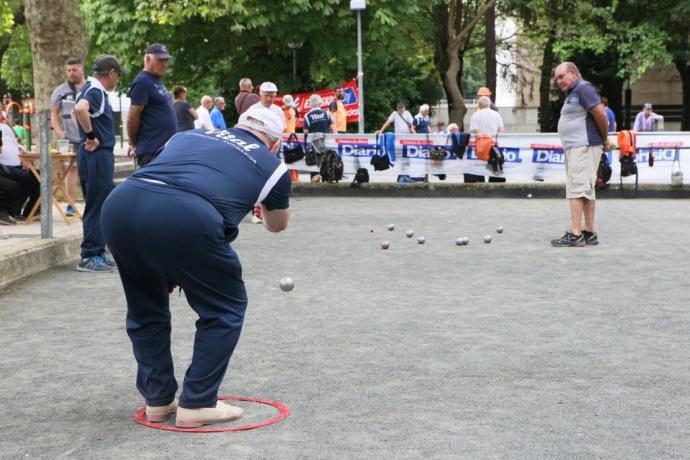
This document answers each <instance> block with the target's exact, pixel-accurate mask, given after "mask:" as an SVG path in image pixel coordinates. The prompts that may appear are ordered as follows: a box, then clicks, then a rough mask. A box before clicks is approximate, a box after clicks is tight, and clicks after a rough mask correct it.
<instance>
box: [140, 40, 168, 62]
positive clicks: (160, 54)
mask: <svg viewBox="0 0 690 460" xmlns="http://www.w3.org/2000/svg"><path fill="white" fill-rule="evenodd" d="M146 54H154V55H155V56H156V57H157V58H158V59H170V58H172V56H170V52H169V51H168V47H167V46H165V45H164V44H162V43H154V44H153V45H149V47H148V48H146Z"/></svg>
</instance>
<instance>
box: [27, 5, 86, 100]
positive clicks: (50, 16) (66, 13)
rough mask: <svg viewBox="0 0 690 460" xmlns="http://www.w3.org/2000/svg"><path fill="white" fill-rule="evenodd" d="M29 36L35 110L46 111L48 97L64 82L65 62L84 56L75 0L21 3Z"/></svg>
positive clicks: (82, 27)
mask: <svg viewBox="0 0 690 460" xmlns="http://www.w3.org/2000/svg"><path fill="white" fill-rule="evenodd" d="M24 15H25V17H26V24H27V26H28V27H29V34H30V36H31V55H32V58H33V70H34V94H35V109H36V111H37V112H40V111H41V110H47V109H50V94H51V93H52V91H53V88H55V87H56V86H57V85H59V84H60V83H61V82H63V81H65V68H64V64H65V60H67V58H69V57H78V58H81V59H84V58H85V57H86V53H87V42H86V35H85V33H84V18H83V17H82V15H81V11H79V7H78V6H77V3H76V1H75V0H51V1H50V2H46V1H42V0H24Z"/></svg>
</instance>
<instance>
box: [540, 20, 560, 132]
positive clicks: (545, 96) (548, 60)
mask: <svg viewBox="0 0 690 460" xmlns="http://www.w3.org/2000/svg"><path fill="white" fill-rule="evenodd" d="M555 41H556V39H555V33H554V31H551V33H550V34H549V38H548V39H547V40H546V43H545V44H544V52H543V55H542V56H543V57H542V61H541V82H540V83H539V131H540V132H542V133H548V132H552V131H553V126H554V124H555V123H554V111H553V104H552V103H551V73H552V72H553V68H554V65H555V59H556V57H555V55H554V52H553V45H554V43H555Z"/></svg>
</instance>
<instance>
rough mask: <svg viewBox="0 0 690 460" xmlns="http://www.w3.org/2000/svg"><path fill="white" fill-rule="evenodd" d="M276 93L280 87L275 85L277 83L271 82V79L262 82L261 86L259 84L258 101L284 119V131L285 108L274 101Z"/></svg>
mask: <svg viewBox="0 0 690 460" xmlns="http://www.w3.org/2000/svg"><path fill="white" fill-rule="evenodd" d="M276 94H278V87H277V86H276V85H275V83H271V82H270V81H265V82H263V83H261V86H259V102H257V104H261V105H263V106H264V107H266V108H267V109H270V110H272V111H273V113H275V114H276V115H277V116H278V118H280V119H281V120H283V131H284V130H285V124H284V123H285V115H283V109H281V108H280V107H278V106H277V105H275V104H274V103H273V99H275V97H276ZM255 105H256V104H255Z"/></svg>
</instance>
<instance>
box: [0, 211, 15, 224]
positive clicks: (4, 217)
mask: <svg viewBox="0 0 690 460" xmlns="http://www.w3.org/2000/svg"><path fill="white" fill-rule="evenodd" d="M16 224H17V221H16V220H15V219H14V217H12V216H10V214H9V213H8V212H7V211H0V225H16Z"/></svg>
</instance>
